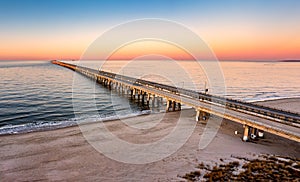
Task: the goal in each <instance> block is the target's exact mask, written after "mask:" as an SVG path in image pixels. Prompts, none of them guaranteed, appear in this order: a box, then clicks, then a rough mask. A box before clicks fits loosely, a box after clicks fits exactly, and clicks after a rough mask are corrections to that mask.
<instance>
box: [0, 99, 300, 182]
mask: <svg viewBox="0 0 300 182" xmlns="http://www.w3.org/2000/svg"><path fill="white" fill-rule="evenodd" d="M259 103H260V104H263V105H268V106H272V107H276V108H280V109H285V110H290V111H294V112H298V113H300V98H294V99H280V100H274V101H265V102H259ZM178 117H179V112H170V113H160V114H155V115H148V116H147V115H146V116H138V117H134V118H129V119H128V121H129V122H131V124H133V125H136V126H138V125H140V124H141V122H142V121H143V122H144V121H148V123H149V124H151V123H150V122H151V121H155V119H157V118H162V120H161V121H160V122H159V123H158V124H157V125H155V127H153V128H150V129H144V130H137V129H132V128H130V127H127V126H126V125H125V124H124V123H122V122H120V121H110V122H106V123H105V125H106V126H107V128H109V129H110V130H111V131H113V133H114V134H115V135H116V136H118V137H119V138H120V139H122V140H125V141H128V142H131V143H137V144H138V143H148V142H153V141H157V140H159V139H160V138H162V137H164V136H166V135H167V134H168V133H169V132H170V131H171V130H172V129H173V128H174V124H176V120H177V119H178ZM181 118H182V119H183V120H184V121H185V123H186V125H192V124H194V123H195V119H194V118H195V112H194V110H193V109H187V110H183V111H182V113H181ZM214 119H215V118H214V117H212V118H210V120H209V122H213V121H214ZM93 126H95V127H97V123H93V124H89V127H93ZM204 127H205V124H203V123H197V124H196V126H195V129H194V131H193V133H192V135H191V136H190V138H189V139H188V141H187V142H186V143H185V144H184V145H183V146H182V147H181V148H180V149H179V150H177V151H176V152H175V153H173V154H172V155H170V156H168V157H166V158H164V159H162V160H159V161H156V162H152V163H148V164H128V163H122V162H118V161H115V160H113V159H110V158H107V157H106V156H105V155H104V154H102V153H100V152H98V151H97V150H96V149H95V148H93V146H91V145H90V144H89V143H88V142H87V141H86V138H85V137H84V136H83V134H82V132H81V130H80V128H79V127H78V126H75V127H69V128H63V129H58V130H52V131H44V132H33V133H27V134H18V135H6V136H0V179H1V181H36V180H38V181H44V180H45V181H46V180H51V181H54V180H64V181H74V180H76V181H182V180H184V179H183V178H181V176H183V175H185V174H186V173H188V172H190V171H193V170H194V169H195V167H196V166H197V165H198V164H199V163H200V162H203V163H205V164H212V165H213V164H215V163H220V159H222V160H225V161H232V160H234V159H235V157H246V158H255V157H257V156H258V155H260V154H276V155H282V156H290V157H296V158H300V144H299V143H297V142H294V141H290V140H287V139H284V138H281V137H277V136H274V135H272V134H268V133H265V138H264V139H260V140H258V141H256V142H243V141H242V140H241V136H242V132H243V127H242V125H240V124H236V123H233V122H231V121H227V120H223V122H222V125H221V128H220V129H219V131H218V133H217V135H216V136H215V137H214V139H213V141H212V142H211V143H210V144H209V145H208V146H207V147H206V148H205V149H203V150H200V149H199V147H198V144H199V140H200V137H201V134H202V133H203V130H204ZM235 131H238V134H237V135H236V134H235ZM182 132H184V131H182ZM98 142H101V140H100V141H98ZM103 142H105V141H103Z"/></svg>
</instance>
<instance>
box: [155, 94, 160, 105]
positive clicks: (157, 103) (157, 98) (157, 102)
mask: <svg viewBox="0 0 300 182" xmlns="http://www.w3.org/2000/svg"><path fill="white" fill-rule="evenodd" d="M159 101H160V99H159V97H158V96H157V97H156V105H157V107H158V108H159Z"/></svg>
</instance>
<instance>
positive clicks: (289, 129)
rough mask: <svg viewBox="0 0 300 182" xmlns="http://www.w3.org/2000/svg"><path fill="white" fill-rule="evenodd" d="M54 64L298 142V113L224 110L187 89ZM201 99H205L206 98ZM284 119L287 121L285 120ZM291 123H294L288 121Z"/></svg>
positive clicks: (264, 109)
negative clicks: (176, 88) (182, 92)
mask: <svg viewBox="0 0 300 182" xmlns="http://www.w3.org/2000/svg"><path fill="white" fill-rule="evenodd" d="M53 63H54V64H58V65H61V66H64V67H67V68H70V69H72V70H74V71H78V72H80V73H82V74H85V75H87V76H89V77H91V78H94V79H98V78H103V79H107V80H109V81H114V82H117V83H119V84H121V85H124V86H127V87H130V88H131V89H137V90H140V91H143V92H146V93H150V94H151V95H156V96H158V97H162V98H166V100H170V101H175V102H177V103H181V104H184V105H187V106H191V107H193V108H195V109H196V110H201V111H204V112H207V113H210V114H213V115H216V116H219V117H222V118H225V119H229V120H232V121H234V122H238V123H241V124H243V125H246V126H250V127H253V128H256V129H259V130H263V131H266V132H269V133H272V134H275V135H278V136H282V137H285V138H288V139H291V140H294V141H297V142H300V125H299V123H300V121H299V115H298V114H297V113H290V112H286V111H281V110H276V109H273V108H267V107H262V108H260V107H257V108H255V107H254V109H252V110H255V112H254V111H253V112H251V110H250V111H249V109H248V110H246V108H247V107H246V108H244V107H243V105H246V106H247V103H242V104H240V105H239V102H238V101H237V102H236V103H235V102H234V100H232V99H230V100H229V101H230V102H232V103H233V105H234V104H237V105H238V106H239V107H236V106H235V107H227V105H226V104H225V105H222V104H220V103H213V102H212V101H211V102H207V101H205V100H204V101H203V100H202V99H199V98H198V96H197V98H195V97H191V94H190V93H195V91H190V93H189V90H186V89H184V91H185V93H187V94H181V93H180V92H178V91H177V92H174V89H172V87H171V86H164V85H161V84H153V82H149V81H143V80H142V81H136V79H135V78H131V77H126V76H122V75H117V76H116V75H114V77H112V76H111V73H108V72H102V74H101V73H100V72H99V71H97V70H93V69H90V68H84V67H77V66H76V65H72V64H68V63H63V62H58V61H54V62H53ZM132 79H134V82H133V81H132ZM169 88H170V89H169ZM200 98H201V97H200ZM203 98H204V99H205V97H203ZM216 98H219V97H216ZM223 104H224V103H223ZM249 105H250V106H251V105H253V104H250V103H249ZM212 107H213V109H212ZM251 107H253V106H251ZM243 108H244V109H243ZM224 109H225V112H224ZM266 110H270V111H271V112H273V113H275V114H273V115H275V116H277V117H271V116H272V115H271V114H269V113H268V112H266ZM262 113H263V114H262ZM282 118H283V119H282ZM286 118H287V119H289V120H288V121H287V120H286ZM290 120H291V121H293V122H289V121H290Z"/></svg>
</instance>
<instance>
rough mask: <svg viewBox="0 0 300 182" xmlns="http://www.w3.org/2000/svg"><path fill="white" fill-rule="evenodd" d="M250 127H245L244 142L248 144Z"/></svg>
mask: <svg viewBox="0 0 300 182" xmlns="http://www.w3.org/2000/svg"><path fill="white" fill-rule="evenodd" d="M248 136H249V126H247V125H244V136H243V141H244V142H246V141H248V140H249V138H248Z"/></svg>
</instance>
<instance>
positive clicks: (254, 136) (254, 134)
mask: <svg viewBox="0 0 300 182" xmlns="http://www.w3.org/2000/svg"><path fill="white" fill-rule="evenodd" d="M250 129H251V135H250V137H251V139H253V140H255V139H256V133H257V129H256V128H253V127H251V128H250Z"/></svg>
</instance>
